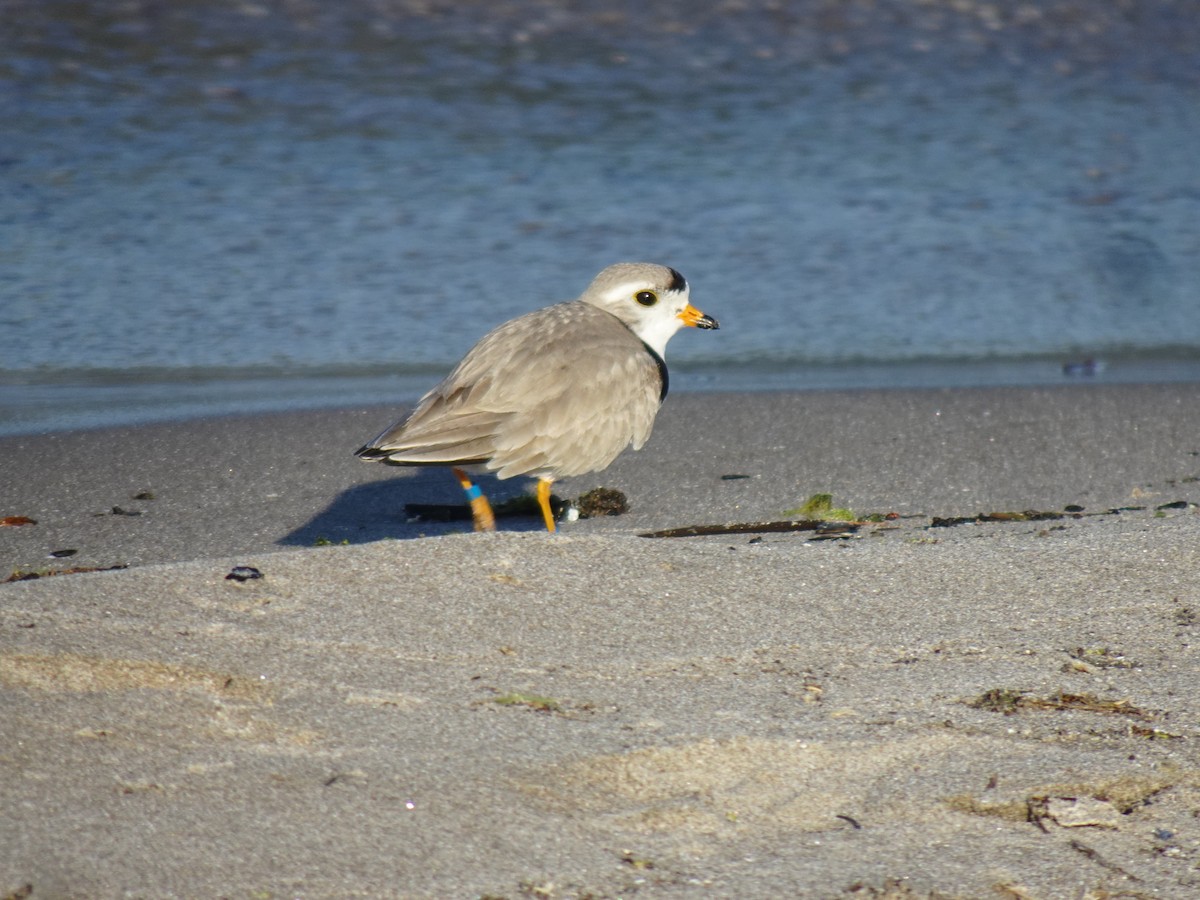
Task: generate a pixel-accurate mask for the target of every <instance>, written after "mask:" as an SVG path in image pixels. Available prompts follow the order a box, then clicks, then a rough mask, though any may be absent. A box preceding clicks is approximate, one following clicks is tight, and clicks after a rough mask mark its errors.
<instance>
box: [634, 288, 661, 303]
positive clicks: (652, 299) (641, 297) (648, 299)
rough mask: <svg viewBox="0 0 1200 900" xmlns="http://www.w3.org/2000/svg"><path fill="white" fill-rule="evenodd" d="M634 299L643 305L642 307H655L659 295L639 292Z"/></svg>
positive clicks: (650, 292) (652, 292)
mask: <svg viewBox="0 0 1200 900" xmlns="http://www.w3.org/2000/svg"><path fill="white" fill-rule="evenodd" d="M633 299H634V300H636V301H637V302H638V303H640V304H642V306H653V305H654V304H655V303H657V302H658V294H656V293H654V291H638V292H637V293H636V294H634V295H633Z"/></svg>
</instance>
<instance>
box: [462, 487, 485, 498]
mask: <svg viewBox="0 0 1200 900" xmlns="http://www.w3.org/2000/svg"><path fill="white" fill-rule="evenodd" d="M463 490H465V491H466V492H467V499H468V500H478V499H479V498H480V497H482V496H483V491H481V490H480V489H479V485H477V484H473V485H471V486H470V487H469V488H463Z"/></svg>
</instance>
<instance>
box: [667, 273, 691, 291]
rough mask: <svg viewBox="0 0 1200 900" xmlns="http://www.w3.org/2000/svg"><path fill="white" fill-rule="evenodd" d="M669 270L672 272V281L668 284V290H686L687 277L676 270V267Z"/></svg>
mask: <svg viewBox="0 0 1200 900" xmlns="http://www.w3.org/2000/svg"><path fill="white" fill-rule="evenodd" d="M667 271H668V272H670V273H671V283H670V284H668V285H667V290H668V291H686V290H687V279H686V278H684V277H683V276H682V275H680V274H679V273H678V272H676V271H675V270H674V269H668V270H667Z"/></svg>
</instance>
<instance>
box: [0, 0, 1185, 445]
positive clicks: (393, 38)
mask: <svg viewBox="0 0 1200 900" xmlns="http://www.w3.org/2000/svg"><path fill="white" fill-rule="evenodd" d="M1080 5H1082V6H1083V7H1084V8H1092V9H1093V11H1094V12H1095V16H1094V17H1092V18H1088V17H1084V18H1082V19H1079V20H1073V19H1065V20H1064V22H1058V21H1053V22H1052V21H1045V20H1042V21H1035V22H1032V23H1030V22H1027V21H1023V20H1021V21H1018V20H1011V21H1007V22H1005V21H1002V22H999V23H997V22H993V21H990V20H988V19H987V18H986V17H984V18H983V19H980V18H978V16H976V18H972V17H971V15H968V14H966V13H963V12H962V9H961V8H960V9H959V11H958V12H955V8H956V7H955V5H954V4H944V5H943V4H938V3H932V4H926V5H924V6H922V7H921V12H920V14H914V15H912V16H908V17H902V18H900V19H889V18H887V17H886V16H883V17H880V15H879V11H880V9H883V10H885V11H887V10H892V9H894V8H899V6H897V5H896V4H892V5H890V6H889V5H888V4H883V6H882V7H880V8H875V9H874V13H872V12H871V9H872V8H873V5H870V4H857V3H853V2H848V3H847V4H846V5H845V6H844V8H843V18H842V19H839V20H836V21H832V22H831V21H829V20H827V19H826V18H822V17H821V16H819V15H817V14H816V13H815V12H813V10H819V8H820V4H813V3H807V4H806V3H796V4H793V5H791V6H790V7H787V8H788V9H790V10H791V12H792V16H791V18H790V19H787V20H783V19H781V18H780V16H779V14H777V13H772V12H771V11H770V10H769V9H763V10H759V11H751V12H748V13H745V14H742V15H732V14H731V15H728V16H725V17H720V16H715V17H708V16H706V15H701V14H699V13H695V11H694V10H693V9H692V7H691V5H689V4H671V3H664V4H662V5H661V7H655V6H653V5H652V6H651V7H650V8H648V9H644V10H643V9H638V10H634V9H633V8H626V7H623V6H621V5H619V4H618V5H613V4H594V5H593V6H594V7H595V9H594V10H593V9H592V6H589V5H588V4H582V5H581V7H579V9H576V11H575V12H570V13H569V12H563V11H547V10H546V9H543V8H542V7H541V6H540V5H538V4H536V3H533V2H530V3H528V4H520V3H517V4H514V5H511V6H509V5H504V6H503V11H494V10H489V9H476V8H475V7H474V5H471V4H467V5H464V6H463V8H462V9H457V10H455V11H454V12H452V13H444V14H438V15H415V14H403V15H402V14H399V13H393V14H390V15H385V14H383V13H380V12H378V11H375V9H374V7H373V6H372V5H370V4H358V3H347V4H345V5H344V6H342V5H338V4H334V5H331V6H333V7H335V8H334V9H332V10H330V9H325V10H320V11H318V12H313V13H311V14H312V15H314V16H319V18H317V19H315V20H312V21H308V20H304V19H303V18H298V16H299V14H297V13H292V14H290V15H284V14H283V13H282V12H280V11H279V10H277V9H275V8H274V7H271V6H269V5H262V6H254V5H244V6H241V7H237V8H236V9H231V8H227V7H226V5H225V4H216V3H202V2H201V3H192V4H180V5H179V7H177V8H174V7H172V8H170V9H169V10H167V11H166V12H163V11H161V10H160V11H159V12H158V14H157V15H155V16H153V17H151V16H149V14H145V15H143V14H139V13H137V12H135V11H130V10H131V9H134V10H136V7H131V6H122V7H115V8H116V9H117V10H124V12H120V11H118V12H113V11H112V10H111V9H110V8H109V7H110V6H112V5H111V4H103V3H96V4H86V3H85V4H79V3H53V2H52V3H45V4H33V5H31V7H30V9H29V10H25V11H24V13H23V14H22V16H21V17H20V18H19V19H18V18H16V17H15V16H14V18H13V19H12V21H8V22H3V23H0V24H2V25H3V26H4V27H3V28H2V29H0V50H3V53H2V54H0V121H2V123H3V131H2V135H3V143H2V145H0V434H3V433H9V434H11V433H20V432H26V431H37V430H54V429H63V428H73V427H92V426H96V425H104V424H116V423H123V422H143V421H153V420H159V419H171V418H181V417H190V416H202V415H214V414H221V413H226V412H239V411H270V410H276V409H294V408H303V407H320V406H333V405H342V404H358V403H367V402H396V403H401V402H404V401H409V400H412V399H414V398H415V397H416V396H418V395H419V394H420V393H421V392H423V390H424V389H426V388H427V387H429V386H431V385H432V383H433V382H435V381H436V380H437V379H438V378H439V377H440V376H441V374H444V372H445V371H446V370H447V369H448V368H449V366H450V365H452V364H453V363H454V362H455V361H456V360H457V359H458V357H459V356H461V354H462V353H463V352H465V351H466V350H467V349H468V348H469V347H470V345H471V344H472V343H473V341H474V340H475V339H477V338H478V337H479V336H480V335H482V334H483V333H484V332H485V331H487V330H488V329H489V328H490V327H491V326H493V325H495V324H497V323H498V322H500V321H503V320H505V319H507V318H510V317H512V316H515V315H518V314H520V313H522V312H525V311H527V310H529V309H533V308H536V307H538V306H542V305H546V304H548V303H551V302H555V301H558V300H563V299H569V298H571V297H573V296H574V295H576V294H577V293H578V292H579V291H580V290H581V289H582V288H583V287H584V286H585V285H586V284H587V282H588V281H589V280H590V279H591V277H592V275H594V274H595V272H597V271H598V270H599V269H600V268H603V267H604V266H605V265H608V264H609V263H611V262H615V261H619V260H625V259H644V260H652V261H658V262H663V263H666V264H669V265H672V266H674V267H675V268H677V269H679V270H681V271H682V272H684V274H685V275H686V276H687V277H688V279H689V281H690V282H691V284H692V288H693V302H694V304H695V305H697V306H698V307H700V308H701V309H703V310H704V311H706V312H709V313H711V314H712V315H714V316H716V317H717V318H718V319H719V320H720V321H721V325H722V328H721V330H720V331H719V332H716V333H705V334H699V333H692V332H687V333H684V334H681V335H679V336H677V337H676V338H675V339H674V340H673V341H672V343H671V345H670V348H669V351H668V361H669V362H670V363H671V365H672V387H673V388H678V389H685V390H686V389H706V390H728V389H736V390H764V389H776V388H804V387H818V388H819V387H842V386H879V385H909V386H924V385H976V384H1036V383H1055V382H1060V381H1063V380H1068V379H1075V380H1082V379H1088V380H1114V381H1163V380H1187V381H1198V382H1200V167H1198V166H1197V164H1196V159H1197V157H1196V148H1197V146H1200V65H1198V63H1200V50H1198V49H1197V48H1198V47H1200V25H1198V24H1197V23H1196V22H1193V21H1191V19H1192V18H1194V17H1187V16H1185V15H1179V14H1178V12H1177V6H1178V5H1177V4H1170V3H1167V2H1162V3H1148V4H1146V5H1145V7H1143V9H1142V12H1141V13H1140V17H1139V16H1132V17H1124V18H1122V17H1116V18H1113V17H1112V16H1111V15H1108V14H1107V13H1106V12H1105V11H1106V10H1108V7H1109V6H1111V4H1105V3H1096V4H1094V5H1091V6H1089V4H1087V3H1083V4H1078V3H1077V4H1075V6H1076V7H1078V6H1080ZM327 6H330V5H327ZM900 6H903V4H901V5H900ZM958 6H959V7H962V5H961V4H959V5H958ZM1053 7H1054V5H1053V4H1050V5H1049V7H1048V8H1050V9H1053ZM612 9H618V10H619V11H620V14H619V15H618V14H614V13H611V12H609V13H605V12H604V10H610V11H611V10H612ZM580 10H583V11H582V12H581V11H580ZM931 11H932V12H933V13H936V14H937V15H936V16H934V17H933V18H922V17H921V16H925V15H927V14H930V12H931ZM122 16H124V18H122ZM1083 360H1096V361H1098V365H1097V366H1096V367H1094V368H1091V367H1089V368H1086V369H1084V370H1082V371H1083V372H1084V373H1085V374H1066V373H1065V372H1064V363H1073V362H1079V361H1083ZM1068 371H1072V372H1075V371H1078V370H1068Z"/></svg>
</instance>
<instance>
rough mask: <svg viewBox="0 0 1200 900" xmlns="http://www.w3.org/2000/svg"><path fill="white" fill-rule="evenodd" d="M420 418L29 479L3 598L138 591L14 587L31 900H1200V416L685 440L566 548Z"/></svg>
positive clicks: (841, 401)
mask: <svg viewBox="0 0 1200 900" xmlns="http://www.w3.org/2000/svg"><path fill="white" fill-rule="evenodd" d="M393 412H394V410H387V409H380V408H377V409H371V410H353V411H345V412H325V413H311V414H304V415H287V416H272V417H261V418H243V419H224V420H214V421H206V422H196V423H182V424H177V425H168V426H153V427H144V428H137V429H125V430H113V431H95V432H79V433H70V434H58V435H48V436H39V437H26V438H12V439H7V440H4V441H0V516H27V517H29V518H32V519H35V520H36V521H37V524H36V525H24V526H10V527H3V528H0V563H2V564H3V566H4V569H5V572H6V573H7V571H10V570H18V571H20V572H29V571H37V570H42V571H45V570H50V569H62V568H66V567H69V566H80V567H107V566H114V565H127V566H128V568H126V569H123V570H118V571H107V572H97V573H92V574H75V575H62V576H54V577H42V578H39V579H37V580H30V581H21V582H15V583H9V584H5V585H2V586H0V722H2V723H3V725H2V728H3V734H4V740H3V743H2V744H0V810H3V814H2V815H0V897H6V896H9V895H10V892H12V893H16V894H17V895H20V896H25V895H27V896H30V897H33V898H41V897H116V896H137V897H167V896H178V897H281V896H297V897H344V896H402V897H476V896H491V897H509V898H518V897H524V896H533V897H552V898H560V897H561V898H567V897H597V898H598V897H617V896H630V895H634V894H636V895H637V896H646V897H672V896H712V897H778V896H804V897H841V896H867V897H870V896H890V897H929V896H936V897H945V896H949V897H1035V898H1057V897H1093V898H1101V897H1143V896H1144V897H1185V896H1197V895H1200V755H1198V754H1197V750H1196V743H1197V741H1198V740H1200V689H1198V686H1200V663H1198V660H1197V654H1196V652H1195V649H1194V642H1195V641H1196V639H1197V632H1198V631H1200V588H1198V587H1197V577H1196V575H1197V571H1198V569H1200V566H1198V563H1200V544H1198V542H1197V536H1198V533H1200V531H1198V525H1200V519H1198V518H1197V515H1196V503H1197V501H1200V481H1197V477H1198V476H1200V391H1198V390H1197V389H1196V388H1195V387H1194V386H1188V385H1185V386H1154V387H1116V386H1110V387H1064V388H1059V389H1020V390H1017V389H1014V390H972V391H895V392H888V391H878V392H853V393H848V392H842V393H838V392H830V393H808V394H758V395H745V396H737V395H679V396H672V397H671V399H670V400H669V401H668V404H667V406H666V407H665V408H664V410H663V413H662V416H661V418H660V422H659V426H658V428H657V431H656V434H655V436H654V437H653V438H652V439H651V443H650V445H649V446H648V447H647V448H646V449H645V450H643V451H642V452H641V453H637V454H627V455H625V456H623V457H622V458H621V459H620V460H619V461H618V462H617V463H616V464H615V465H614V466H613V467H612V468H610V469H609V470H608V471H607V472H604V473H601V474H599V475H597V476H593V477H591V478H579V479H573V480H572V481H571V482H569V483H565V484H563V485H562V486H561V488H562V489H561V491H560V493H562V494H563V495H564V496H574V495H576V494H577V493H578V492H580V491H582V490H584V489H586V488H588V487H591V486H592V485H595V484H603V485H607V486H610V487H615V488H619V489H621V490H623V491H625V492H626V493H627V494H628V495H629V498H630V503H631V505H632V509H631V511H630V512H629V513H628V514H627V515H625V516H622V517H617V518H611V519H603V520H586V521H580V522H577V523H571V524H566V525H564V526H563V528H562V529H561V530H560V532H559V534H558V535H556V536H548V535H546V534H544V533H541V532H540V531H538V530H537V521H536V519H534V518H528V519H517V520H510V521H505V522H502V527H503V528H504V529H505V530H504V531H503V532H501V533H499V534H495V535H474V534H463V533H453V531H454V530H455V528H454V527H452V526H445V525H436V524H430V523H412V522H407V521H405V518H404V516H403V511H402V507H403V504H404V503H405V502H457V501H458V496H457V488H456V486H455V484H454V482H453V479H452V478H450V476H449V475H448V474H447V473H445V472H443V471H438V470H429V471H419V472H406V471H403V470H392V469H387V468H384V467H379V466H370V465H365V464H362V463H360V462H358V461H356V460H354V459H353V458H352V457H351V455H350V451H351V450H352V449H353V448H354V447H356V446H357V445H358V444H359V443H361V441H362V440H363V439H364V438H366V437H369V436H370V434H373V433H375V432H376V431H377V430H378V429H379V428H380V427H381V426H382V425H383V424H386V422H387V421H388V420H389V417H390V416H391V415H392V414H393ZM728 475H739V476H749V477H744V478H723V477H722V476H728ZM521 487H522V486H521V485H517V484H513V483H502V484H497V483H495V482H486V481H485V488H486V489H488V490H489V492H490V493H492V495H493V497H495V496H496V495H497V494H499V495H501V496H503V495H505V494H512V493H514V492H519V491H520V490H521ZM820 491H826V492H831V493H832V494H833V495H834V501H835V503H836V504H837V505H840V506H849V507H851V508H853V509H854V510H855V511H856V512H858V513H860V514H866V513H888V512H895V513H898V514H900V515H901V516H902V517H901V518H899V519H890V520H886V521H883V522H879V523H872V524H868V525H864V526H863V527H861V528H860V529H859V530H858V531H857V532H856V533H854V534H853V535H851V536H849V537H846V538H830V539H826V540H812V535H811V533H794V534H776V533H764V534H760V535H756V534H737V535H721V536H714V537H701V538H679V539H646V538H642V537H638V536H637V535H638V533H639V532H642V531H646V530H650V529H660V528H670V527H677V526H683V525H692V524H700V523H707V524H712V523H728V522H749V521H761V520H778V519H780V518H783V517H784V516H783V514H784V512H785V511H786V510H788V509H790V508H794V507H796V506H798V505H800V503H802V502H803V500H804V499H805V498H806V497H807V496H809V495H810V494H812V493H816V492H820ZM138 495H140V496H141V498H142V499H135V497H137V496H138ZM151 497H152V498H153V499H150V498H151ZM1180 503H1182V505H1180ZM1068 504H1077V505H1079V506H1083V507H1084V508H1085V510H1084V513H1083V514H1080V515H1078V516H1070V515H1068V516H1067V517H1064V518H1057V519H1045V520H1036V521H1032V520H1025V521H1022V520H1016V521H1001V522H994V521H993V522H968V523H964V524H959V525H955V526H950V527H934V526H933V525H932V518H931V517H933V516H940V517H948V516H973V515H975V514H978V513H991V512H1004V511H1015V510H1038V511H1061V510H1063V508H1064V507H1065V506H1066V505H1068ZM1168 504H1170V505H1168ZM114 507H117V508H118V509H119V510H120V512H114V510H113V508H114ZM1116 507H1125V509H1124V511H1121V512H1109V510H1112V509H1114V508H1116ZM1130 507H1138V508H1136V509H1133V508H1130ZM1159 507H1164V508H1161V509H1159ZM129 513H139V514H138V515H129ZM458 527H459V528H461V526H458ZM422 535H428V537H423V538H422V537H421V536H422ZM388 538H399V540H389V539H388ZM415 538H421V539H415ZM343 541H344V542H346V545H343V544H342V542H343ZM318 542H320V543H321V544H322V545H321V546H315V545H316V544H318ZM326 542H329V543H328V544H326ZM68 549H73V550H76V551H77V552H76V553H75V554H74V555H72V556H69V557H63V558H57V559H48V558H47V554H49V553H50V552H52V551H58V550H68ZM235 565H246V566H255V567H257V568H258V569H260V570H261V571H262V573H263V574H264V577H263V578H261V579H256V580H249V581H246V582H237V581H233V580H228V579H226V577H225V576H226V574H227V573H229V572H230V570H231V569H232V567H233V566H235ZM989 692H993V693H990V694H989ZM1001 692H1002V693H1001ZM985 696H988V697H990V698H991V700H992V703H991V704H987V703H985V704H982V705H979V704H976V703H975V701H978V700H979V699H980V698H981V697H985ZM23 892H24V893H23Z"/></svg>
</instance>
